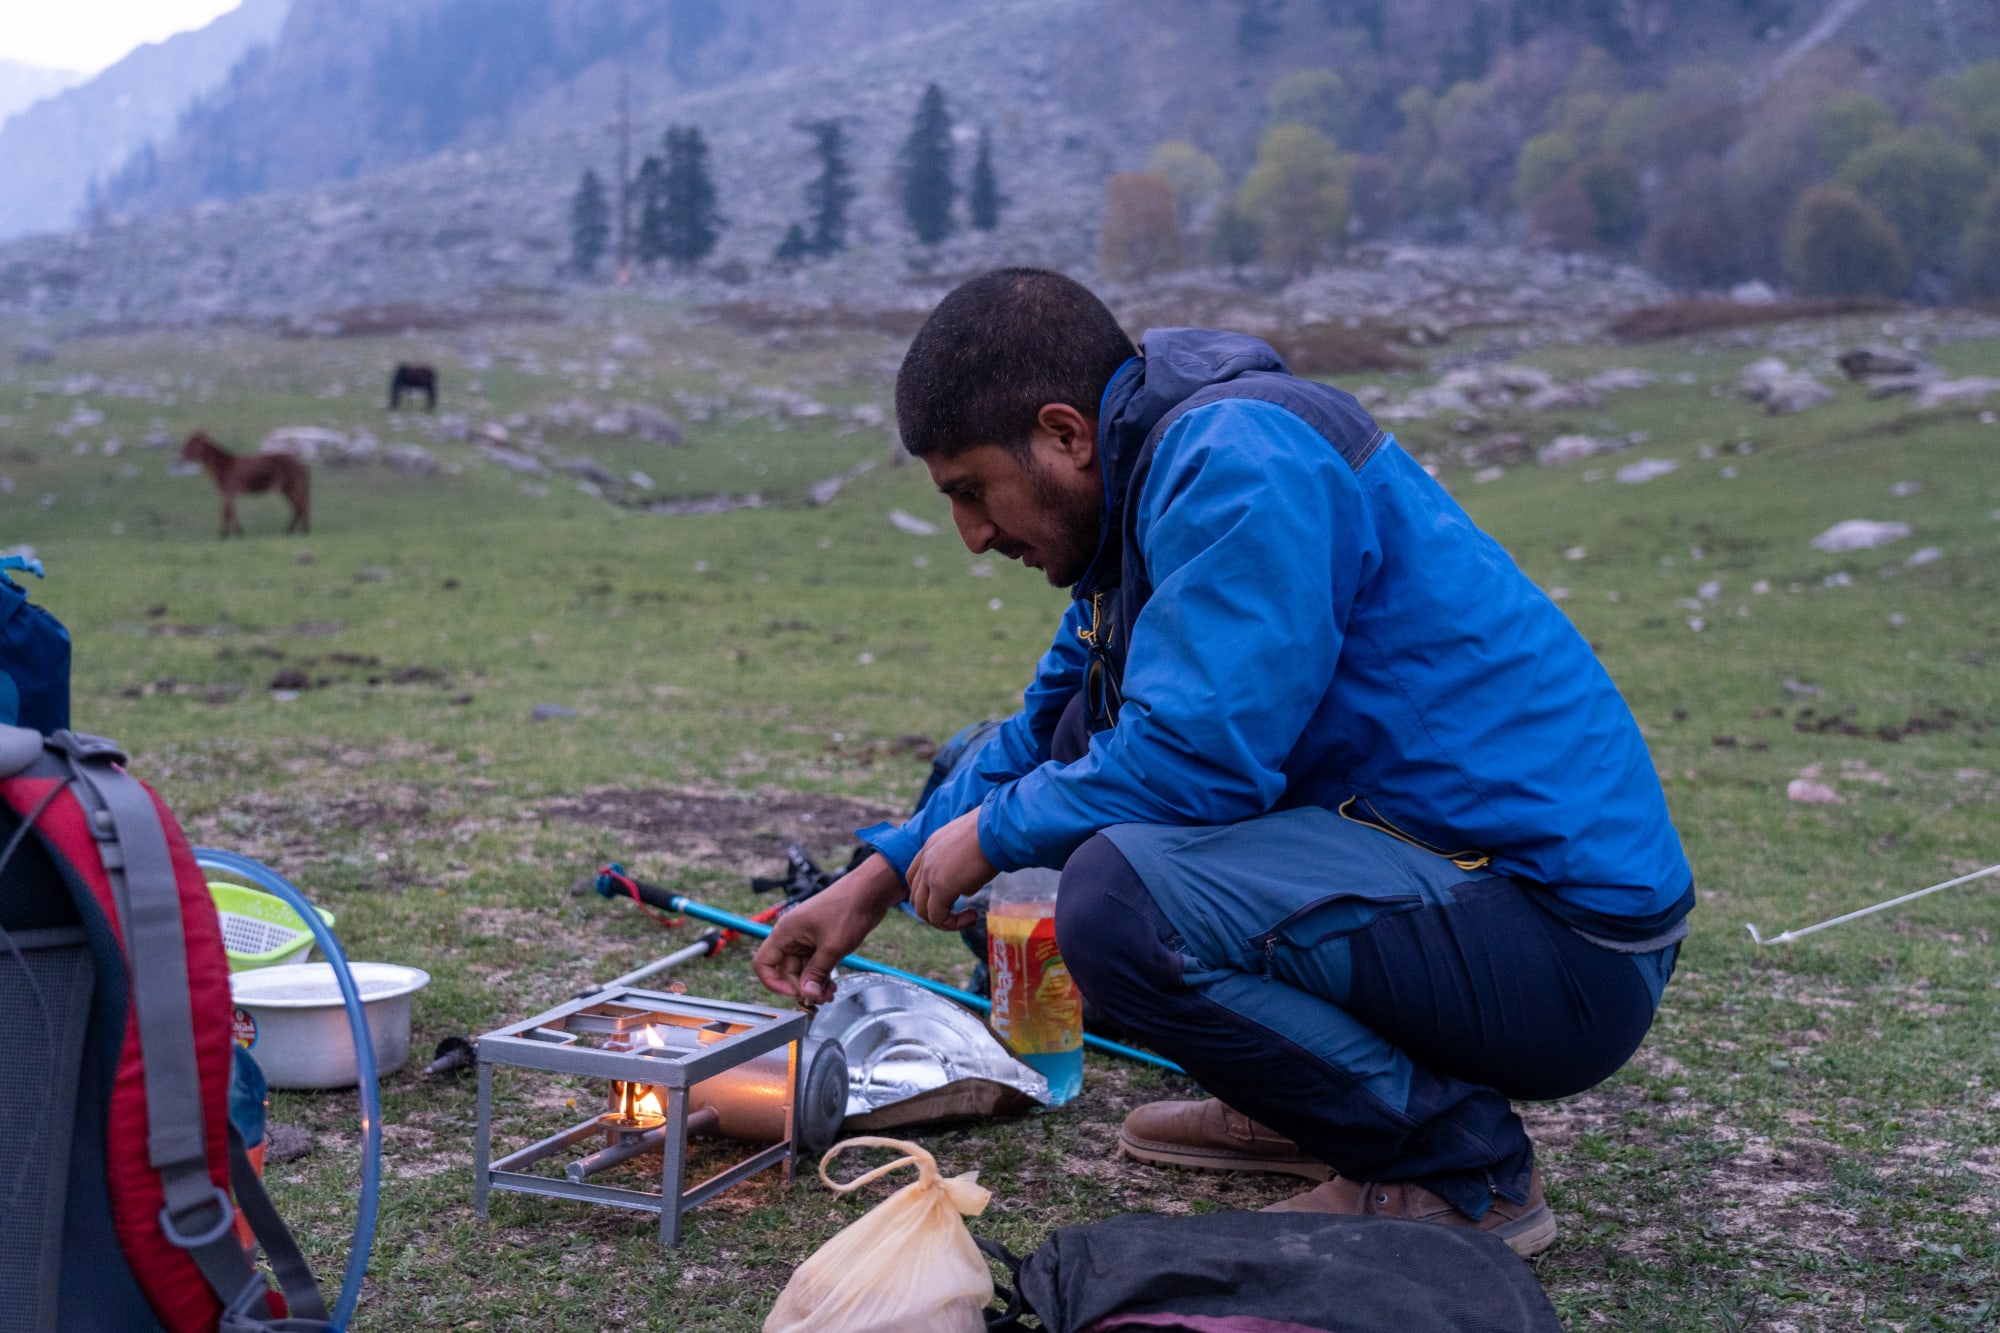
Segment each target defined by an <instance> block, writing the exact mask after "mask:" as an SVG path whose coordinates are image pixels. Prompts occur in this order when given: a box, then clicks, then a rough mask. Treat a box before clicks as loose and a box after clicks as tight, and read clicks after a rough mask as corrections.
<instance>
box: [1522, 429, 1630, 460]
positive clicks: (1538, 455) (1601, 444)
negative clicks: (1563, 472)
mask: <svg viewBox="0 0 2000 1333" xmlns="http://www.w3.org/2000/svg"><path fill="white" fill-rule="evenodd" d="M1616 448H1618V445H1617V444H1616V443H1614V442H1613V441H1611V440H1605V439H1600V438H1598V437H1597V436H1595V435H1558V436H1556V438H1555V439H1553V440H1551V441H1549V442H1548V443H1547V444H1545V445H1543V446H1542V447H1541V448H1540V449H1539V450H1537V451H1536V452H1535V461H1536V462H1537V463H1540V464H1541V465H1542V466H1543V467H1560V466H1561V465H1562V464H1564V463H1576V462H1581V461H1582V460H1583V459H1586V458H1595V457H1596V456H1597V455H1599V454H1602V453H1609V452H1611V451H1612V450H1613V449H1616Z"/></svg>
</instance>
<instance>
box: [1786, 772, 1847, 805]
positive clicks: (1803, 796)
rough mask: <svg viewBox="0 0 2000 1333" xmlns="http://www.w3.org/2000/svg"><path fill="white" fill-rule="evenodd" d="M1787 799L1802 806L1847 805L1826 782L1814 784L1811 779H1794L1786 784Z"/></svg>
mask: <svg viewBox="0 0 2000 1333" xmlns="http://www.w3.org/2000/svg"><path fill="white" fill-rule="evenodd" d="M1785 799H1786V800H1789V801H1797V802H1798V803H1799V804H1800V805H1845V804H1847V802H1846V801H1845V800H1844V799H1843V798H1842V797H1841V794H1840V793H1839V792H1837V791H1835V790H1834V789H1833V788H1831V787H1829V786H1827V785H1826V784H1825V783H1824V782H1814V781H1813V780H1812V779H1811V778H1793V779H1792V780H1791V781H1790V782H1788V783H1786V784H1785Z"/></svg>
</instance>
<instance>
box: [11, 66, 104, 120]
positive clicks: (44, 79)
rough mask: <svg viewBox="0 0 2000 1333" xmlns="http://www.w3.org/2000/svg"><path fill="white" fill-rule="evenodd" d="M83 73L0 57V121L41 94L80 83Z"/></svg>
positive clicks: (46, 95) (38, 97) (36, 99)
mask: <svg viewBox="0 0 2000 1333" xmlns="http://www.w3.org/2000/svg"><path fill="white" fill-rule="evenodd" d="M85 77H86V76H85V75H83V74H80V73H78V72H77V71H76V70H73V69H44V68H43V67H42V66H40V65H24V64H22V63H21V62H20V61H18V60H0V124H5V123H6V121H7V118H8V117H9V116H11V115H13V114H14V113H15V112H16V111H19V110H22V109H23V108H25V107H29V106H33V105H34V104H35V103H36V102H39V101H41V100H42V99H43V98H44V97H51V96H54V95H55V94H56V93H59V92H61V91H62V90H63V89H65V88H69V87H74V86H75V85H76V84H79V83H82V82H83V80H84V78H85Z"/></svg>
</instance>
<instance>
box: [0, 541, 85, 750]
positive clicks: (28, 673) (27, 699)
mask: <svg viewBox="0 0 2000 1333" xmlns="http://www.w3.org/2000/svg"><path fill="white" fill-rule="evenodd" d="M10 569H11V570H23V569H24V570H26V571H28V572H29V573H30V574H33V575H34V576H35V577H36V578H40V577H42V562H41V561H39V560H37V559H35V558H34V557H33V556H31V555H10V556H4V557H0V571H5V570H10ZM0 725H5V726H19V727H30V728H32V729H34V730H36V731H39V732H41V733H42V734H43V735H44V736H50V735H54V734H55V733H56V732H58V731H66V730H68V728H69V631H68V630H66V629H64V628H63V623H62V622H61V621H60V620H57V619H56V618H55V617H54V616H52V615H50V614H49V613H48V612H47V611H45V610H43V609H42V608H41V607H39V606H36V605H35V604H34V603H33V602H30V601H29V600H28V594H27V593H26V592H24V591H23V590H22V589H21V587H20V586H19V585H18V584H16V583H15V582H14V581H13V580H12V579H10V578H8V577H7V575H6V574H5V573H4V572H0Z"/></svg>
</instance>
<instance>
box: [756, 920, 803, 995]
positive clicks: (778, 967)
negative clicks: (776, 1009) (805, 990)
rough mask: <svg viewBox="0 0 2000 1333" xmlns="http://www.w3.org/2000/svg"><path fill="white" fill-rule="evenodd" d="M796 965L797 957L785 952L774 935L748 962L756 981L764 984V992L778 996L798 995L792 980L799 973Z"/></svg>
mask: <svg viewBox="0 0 2000 1333" xmlns="http://www.w3.org/2000/svg"><path fill="white" fill-rule="evenodd" d="M798 964H799V957H798V955H797V954H794V953H790V952H787V951H786V949H785V947H784V946H783V945H782V944H781V943H779V941H778V937H777V936H776V935H772V936H770V937H769V938H767V939H766V940H765V941H764V943H763V945H762V947H760V948H759V949H758V950H757V953H756V956H755V957H753V958H752V959H751V960H750V967H751V970H752V971H754V972H755V973H756V974H757V980H759V981H761V982H763V983H764V988H765V989H766V990H769V991H773V992H775V993H777V994H779V995H797V994H798V990H797V983H796V982H795V981H794V980H793V978H794V977H795V976H796V975H797V974H798V971H799V966H798Z"/></svg>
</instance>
